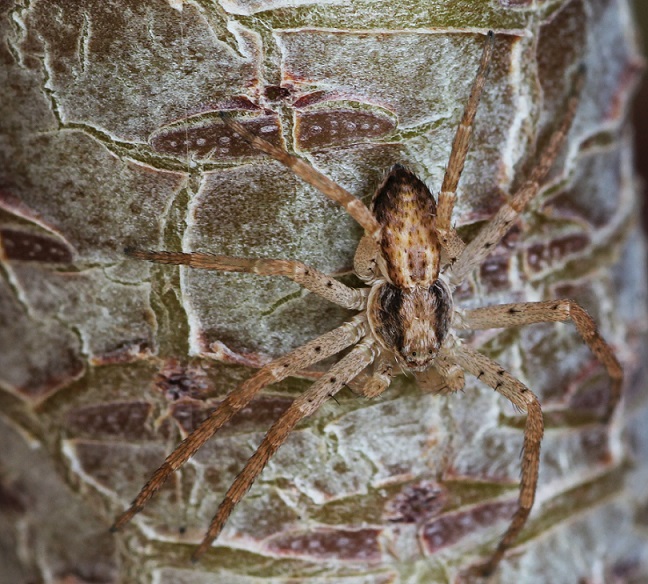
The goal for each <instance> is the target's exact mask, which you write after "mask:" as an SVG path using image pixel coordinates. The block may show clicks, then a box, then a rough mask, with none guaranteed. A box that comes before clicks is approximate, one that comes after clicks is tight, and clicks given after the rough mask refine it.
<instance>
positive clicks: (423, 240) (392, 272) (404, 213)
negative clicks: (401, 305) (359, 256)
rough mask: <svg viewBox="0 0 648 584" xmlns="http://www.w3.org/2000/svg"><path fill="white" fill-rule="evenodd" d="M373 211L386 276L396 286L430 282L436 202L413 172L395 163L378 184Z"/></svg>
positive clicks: (435, 264) (435, 259)
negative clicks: (376, 222) (378, 229)
mask: <svg viewBox="0 0 648 584" xmlns="http://www.w3.org/2000/svg"><path fill="white" fill-rule="evenodd" d="M372 211H373V213H374V215H375V217H376V220H377V221H378V224H379V225H380V234H379V235H378V239H377V241H378V245H379V247H380V260H379V261H380V264H381V268H382V271H383V272H384V275H385V277H386V278H387V279H388V280H389V281H390V282H391V283H392V284H394V285H395V286H398V287H399V288H412V287H414V286H422V287H429V286H432V285H433V284H434V282H435V280H436V279H437V278H438V276H439V261H440V255H441V253H440V244H439V239H438V236H437V232H436V228H435V219H436V202H435V200H434V197H433V196H432V193H431V192H430V190H429V189H428V188H427V186H425V183H424V182H423V181H421V180H420V179H419V178H417V177H416V175H415V174H414V173H413V172H411V171H409V170H407V169H406V168H405V167H404V166H402V165H400V164H397V165H396V166H394V167H393V168H392V169H391V171H390V172H389V174H388V175H387V176H386V177H385V180H384V181H383V183H382V184H381V185H380V187H378V189H377V190H376V192H375V194H374V196H373V202H372Z"/></svg>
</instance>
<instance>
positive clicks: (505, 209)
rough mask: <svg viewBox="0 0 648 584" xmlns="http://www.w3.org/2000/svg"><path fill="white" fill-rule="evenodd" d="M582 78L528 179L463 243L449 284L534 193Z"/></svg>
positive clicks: (479, 258) (572, 111) (480, 257)
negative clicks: (474, 234) (560, 121)
mask: <svg viewBox="0 0 648 584" xmlns="http://www.w3.org/2000/svg"><path fill="white" fill-rule="evenodd" d="M584 79H585V71H584V70H583V69H581V70H579V72H578V75H577V78H576V82H575V84H574V88H573V91H572V92H571V95H570V97H569V99H568V101H567V107H566V113H565V116H564V118H563V120H562V123H561V124H560V126H559V127H558V129H557V130H556V131H555V132H554V133H553V134H552V136H551V138H550V139H549V143H548V144H547V146H546V147H545V149H544V150H543V151H542V153H541V154H540V158H539V160H538V162H537V164H536V166H535V167H534V168H533V170H532V171H531V174H530V176H529V178H528V179H527V180H526V181H525V182H524V184H523V185H522V186H521V187H520V188H519V189H518V191H517V192H516V193H515V194H514V195H513V197H512V198H511V200H510V201H509V202H507V203H504V205H502V207H501V208H500V209H499V211H498V212H497V213H496V214H495V216H494V217H493V218H492V219H491V220H490V221H489V222H488V223H487V224H486V225H484V226H483V227H482V228H481V230H480V231H479V232H478V233H477V235H476V236H475V238H474V239H473V240H472V241H471V242H470V243H469V244H468V245H466V247H465V249H464V250H463V252H462V254H461V255H460V256H459V258H458V259H457V261H456V262H455V263H454V265H453V266H452V267H451V268H450V270H449V272H448V274H449V277H450V281H451V283H452V284H454V285H459V284H461V282H463V280H464V279H465V278H466V276H467V275H468V274H469V273H470V272H471V271H472V270H473V269H475V268H476V267H477V266H480V265H481V264H482V263H483V261H484V259H485V258H486V256H487V255H488V254H489V253H490V252H491V251H492V249H493V248H494V247H495V246H496V245H497V244H498V243H499V242H500V241H501V239H502V238H503V237H504V235H506V233H507V232H508V230H509V229H510V227H511V224H512V223H513V221H515V220H516V219H517V217H518V215H519V214H520V213H521V212H522V211H524V209H525V208H526V206H527V205H528V204H529V201H531V200H532V199H533V197H535V196H536V195H537V194H538V191H539V190H540V186H541V184H542V181H543V180H544V178H545V177H546V175H547V173H548V172H549V170H550V169H551V167H552V166H553V163H554V162H555V161H556V158H557V157H558V154H559V153H560V150H561V148H562V145H563V143H564V142H565V138H566V137H567V134H568V132H569V128H570V127H571V124H572V121H573V119H574V116H575V115H576V109H577V108H578V102H579V99H580V91H581V88H582V86H583V82H584Z"/></svg>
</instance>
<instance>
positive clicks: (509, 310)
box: [457, 299, 623, 421]
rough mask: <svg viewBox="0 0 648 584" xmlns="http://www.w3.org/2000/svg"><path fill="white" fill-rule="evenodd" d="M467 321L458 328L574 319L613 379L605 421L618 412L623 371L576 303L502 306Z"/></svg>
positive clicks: (471, 315) (470, 312)
mask: <svg viewBox="0 0 648 584" xmlns="http://www.w3.org/2000/svg"><path fill="white" fill-rule="evenodd" d="M461 320H462V321H463V322H461V323H459V324H458V325H457V328H460V327H461V328H468V329H472V330H477V329H487V328H505V327H514V326H523V325H527V324H535V323H540V322H564V321H567V320H571V321H572V322H573V323H574V325H575V326H576V330H577V331H578V333H579V334H580V336H581V337H582V339H583V341H584V342H585V343H586V344H587V346H588V347H589V348H590V350H591V351H592V353H594V355H595V356H596V358H597V359H598V360H599V362H600V363H602V364H603V366H604V367H605V368H606V370H607V373H608V375H609V376H610V379H611V380H612V389H611V392H610V397H609V399H608V404H607V408H606V412H605V420H606V421H607V420H609V418H610V417H611V416H612V414H613V413H614V409H615V408H616V405H617V404H618V402H619V399H620V398H621V389H622V385H623V369H622V368H621V365H620V363H619V361H618V360H617V358H616V357H615V355H614V353H613V352H612V349H611V347H610V345H608V344H607V343H606V342H605V340H604V339H603V337H602V336H601V333H599V331H598V329H597V327H596V323H595V322H594V319H593V318H592V317H591V316H590V315H589V314H588V313H587V312H586V311H585V309H584V308H582V307H581V306H580V305H579V304H578V303H576V302H575V301H574V300H568V299H567V300H548V301H545V302H523V303H519V304H501V305H499V306H489V307H485V308H477V309H476V310H468V311H466V312H465V314H464V315H462V317H461Z"/></svg>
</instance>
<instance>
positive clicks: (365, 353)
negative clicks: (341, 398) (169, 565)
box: [192, 338, 377, 561]
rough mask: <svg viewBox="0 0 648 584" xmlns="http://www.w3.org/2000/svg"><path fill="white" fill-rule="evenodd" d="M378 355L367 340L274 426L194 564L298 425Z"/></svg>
mask: <svg viewBox="0 0 648 584" xmlns="http://www.w3.org/2000/svg"><path fill="white" fill-rule="evenodd" d="M376 353H377V350H376V347H375V342H374V341H373V339H371V338H367V339H365V340H364V341H363V342H362V343H360V344H359V345H358V346H357V347H355V348H354V349H353V350H352V351H351V352H350V353H349V354H348V355H346V356H345V357H344V358H342V359H341V360H340V361H339V362H338V363H336V364H335V365H333V367H331V369H330V370H329V372H328V373H326V375H324V376H323V377H322V378H320V379H318V380H317V381H316V382H315V383H314V384H313V385H312V386H311V387H310V388H309V389H308V390H307V391H306V392H305V393H303V394H302V395H301V396H299V397H298V398H297V399H295V401H294V402H293V403H292V404H291V405H290V406H289V407H288V409H287V410H286V411H285V412H284V413H283V414H282V415H281V417H280V418H279V419H278V420H277V421H276V422H275V423H274V424H273V425H272V427H271V428H270V430H268V433H267V434H266V435H265V437H264V438H263V441H262V442H261V444H260V445H259V447H258V448H257V450H256V451H255V453H254V454H253V455H252V456H251V457H250V459H249V460H248V461H247V463H246V464H245V467H244V468H243V470H242V471H241V472H240V473H239V475H238V476H237V477H236V480H235V481H234V483H233V484H232V486H231V487H230V488H229V489H228V491H227V493H226V495H225V498H224V499H223V501H222V503H221V504H220V506H219V507H218V511H217V512H216V515H215V516H214V518H213V520H212V522H211V525H210V526H209V530H208V531H207V534H206V535H205V537H204V539H203V541H202V543H201V544H200V545H199V546H198V548H197V549H196V551H195V553H194V554H193V558H192V559H193V560H194V561H197V560H198V559H199V558H200V556H202V555H203V554H204V553H205V552H206V551H207V549H208V548H209V546H210V545H211V543H212V542H213V541H214V540H215V539H216V538H217V537H218V535H219V534H220V532H221V530H222V529H223V526H224V525H225V522H226V521H227V519H228V517H229V516H230V514H231V512H232V510H233V509H234V507H235V506H236V504H237V503H238V502H239V501H240V500H241V499H242V498H243V496H244V495H245V493H246V492H247V491H248V489H249V488H250V487H251V486H252V483H253V482H254V481H255V479H256V477H257V476H258V475H259V473H260V472H261V471H262V470H263V468H264V467H265V465H266V463H267V462H268V460H270V457H272V455H273V454H274V453H275V452H276V451H277V450H278V449H279V447H280V446H281V445H282V444H283V443H284V442H285V440H286V438H287V437H288V435H289V434H290V433H291V432H292V430H293V429H294V427H295V426H296V425H297V423H298V422H300V421H301V420H303V419H304V418H306V417H308V416H310V415H311V414H313V413H314V412H315V411H316V410H317V409H318V408H319V407H320V406H321V405H322V404H323V403H324V402H325V401H326V400H327V399H329V398H330V397H333V396H334V395H335V394H336V393H337V392H338V391H340V389H342V387H343V386H344V385H345V384H346V383H347V382H349V381H350V380H352V379H353V378H354V377H355V376H356V375H358V374H359V373H360V372H361V371H362V370H363V369H364V368H365V367H367V365H369V364H370V363H371V362H372V361H373V360H374V358H375V357H376Z"/></svg>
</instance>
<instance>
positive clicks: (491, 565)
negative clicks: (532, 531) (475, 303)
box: [450, 345, 544, 575]
mask: <svg viewBox="0 0 648 584" xmlns="http://www.w3.org/2000/svg"><path fill="white" fill-rule="evenodd" d="M450 354H451V357H452V359H453V361H454V362H455V363H456V364H457V365H459V366H460V367H462V368H463V369H465V370H466V371H467V372H468V373H470V374H471V375H474V376H475V377H476V378H477V379H480V380H481V381H483V382H484V383H486V384H487V385H489V386H490V387H492V388H493V389H494V390H495V391H497V392H498V393H500V394H502V395H503V396H504V397H505V398H506V399H508V400H509V401H510V402H512V403H513V405H515V406H516V407H518V408H519V409H521V410H522V411H525V412H526V413H527V419H526V424H525V426H524V444H523V447H522V476H521V480H520V496H519V499H518V508H517V510H516V512H515V514H514V515H513V519H512V520H511V524H510V525H509V528H508V529H507V530H506V533H505V534H504V536H503V537H502V539H501V540H500V542H499V545H498V546H497V549H496V550H495V552H494V553H493V555H492V556H491V558H490V559H489V560H488V561H487V562H486V563H485V564H483V565H481V566H479V567H478V568H477V570H478V571H479V572H480V573H481V574H483V575H489V574H491V573H492V572H493V571H494V570H495V568H496V567H497V565H498V564H499V563H500V561H501V560H502V558H503V557H504V554H505V552H506V550H507V549H509V548H510V547H511V546H512V545H513V543H514V542H515V540H516V538H517V536H518V534H519V533H520V531H522V528H523V527H524V524H525V523H526V521H527V518H528V517H529V513H530V512H531V508H532V507H533V501H534V500H535V493H536V486H537V484H538V469H539V466H540V443H541V441H542V436H543V434H544V421H543V418H542V410H541V408H540V402H538V398H537V397H536V396H535V395H534V394H533V392H531V390H530V389H529V388H528V387H526V386H525V385H524V384H523V383H522V382H521V381H519V380H517V379H516V378H515V377H513V376H512V375H511V374H510V373H508V372H507V371H505V370H504V369H503V368H502V367H500V366H499V365H498V364H497V363H496V362H495V361H492V360H491V359H489V358H488V357H486V356H485V355H482V354H481V353H478V352H477V351H475V350H474V349H472V348H470V347H467V346H465V345H455V346H454V347H452V348H451V349H450Z"/></svg>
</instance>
